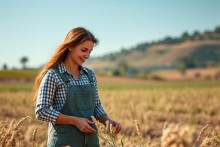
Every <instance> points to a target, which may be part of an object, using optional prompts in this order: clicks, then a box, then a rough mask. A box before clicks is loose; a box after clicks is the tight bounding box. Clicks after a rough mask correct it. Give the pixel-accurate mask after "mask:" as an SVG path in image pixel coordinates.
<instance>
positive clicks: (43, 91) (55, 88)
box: [35, 62, 106, 124]
mask: <svg viewBox="0 0 220 147" xmlns="http://www.w3.org/2000/svg"><path fill="white" fill-rule="evenodd" d="M58 69H59V71H60V73H64V72H67V73H68V77H69V80H70V84H72V85H87V84H89V83H90V81H89V78H88V75H87V74H86V73H85V72H88V71H87V70H86V69H85V68H84V67H83V66H82V67H81V71H80V76H79V79H76V78H74V76H73V75H72V74H70V73H69V72H68V71H67V70H66V67H65V65H64V63H63V62H62V63H60V64H59V66H58ZM92 77H93V78H94V81H95V84H96V99H95V112H94V115H95V117H96V118H99V117H100V116H101V115H104V114H106V112H105V110H104V109H103V108H102V106H101V101H100V99H99V95H98V89H97V81H96V77H95V73H94V72H92ZM66 92H67V89H66V86H65V85H64V82H63V80H62V79H61V77H60V76H59V75H58V74H57V73H56V71H55V70H53V69H50V70H49V71H48V72H47V73H46V74H45V76H44V77H43V79H42V81H41V84H40V87H39V90H38V95H37V103H36V109H35V113H36V118H37V119H39V120H43V121H47V122H51V123H53V124H55V122H56V119H57V116H58V115H59V113H60V111H61V109H62V108H63V106H64V103H65V100H66Z"/></svg>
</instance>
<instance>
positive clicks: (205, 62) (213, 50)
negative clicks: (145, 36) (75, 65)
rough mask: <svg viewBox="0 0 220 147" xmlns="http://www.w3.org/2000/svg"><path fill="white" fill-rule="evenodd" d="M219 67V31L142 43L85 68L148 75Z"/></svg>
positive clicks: (98, 59) (95, 61)
mask: <svg viewBox="0 0 220 147" xmlns="http://www.w3.org/2000/svg"><path fill="white" fill-rule="evenodd" d="M218 65H220V27H217V28H216V29H215V30H214V31H212V32H208V31H206V32H204V33H203V34H200V33H198V32H195V33H194V34H192V35H191V36H190V35H189V34H188V33H187V32H186V33H184V34H183V35H182V36H181V37H179V38H171V37H166V38H165V39H164V40H162V41H158V42H153V43H142V44H139V45H137V46H136V47H134V48H130V49H123V50H121V51H120V52H118V53H114V54H108V55H105V56H103V57H98V58H92V59H90V60H88V62H87V63H86V66H88V67H91V68H93V69H95V70H96V71H102V72H103V71H105V72H109V71H115V70H120V69H119V68H122V67H123V68H124V70H126V71H125V73H126V72H129V71H132V72H133V73H137V72H142V73H149V72H152V71H156V70H163V69H177V68H183V67H184V68H197V67H200V68H201V67H202V68H203V67H208V66H218Z"/></svg>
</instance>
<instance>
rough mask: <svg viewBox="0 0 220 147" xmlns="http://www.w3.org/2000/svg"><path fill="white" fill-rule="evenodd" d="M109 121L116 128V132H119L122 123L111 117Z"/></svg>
mask: <svg viewBox="0 0 220 147" xmlns="http://www.w3.org/2000/svg"><path fill="white" fill-rule="evenodd" d="M108 121H109V123H110V124H112V126H113V127H114V128H115V133H116V134H118V133H119V132H120V131H121V124H120V123H119V122H116V121H114V120H111V119H109V120H108Z"/></svg>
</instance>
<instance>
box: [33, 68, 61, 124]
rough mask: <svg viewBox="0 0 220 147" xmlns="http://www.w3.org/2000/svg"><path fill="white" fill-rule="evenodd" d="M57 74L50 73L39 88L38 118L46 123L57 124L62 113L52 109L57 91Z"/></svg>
mask: <svg viewBox="0 0 220 147" xmlns="http://www.w3.org/2000/svg"><path fill="white" fill-rule="evenodd" d="M54 75H55V73H54V72H53V71H52V70H51V71H48V72H47V73H46V74H45V76H44V77H43V79H42V81H41V84H40V86H39V90H38V95H37V102H36V108H35V114H36V118H37V119H39V120H43V121H46V122H51V123H52V124H55V122H56V119H57V116H58V115H59V113H60V112H58V111H56V110H53V109H51V105H52V103H53V100H54V96H55V91H56V85H57V84H56V78H55V76H54Z"/></svg>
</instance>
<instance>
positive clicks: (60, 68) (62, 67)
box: [58, 62, 88, 74]
mask: <svg viewBox="0 0 220 147" xmlns="http://www.w3.org/2000/svg"><path fill="white" fill-rule="evenodd" d="M58 69H59V71H60V73H65V72H67V73H68V71H67V69H66V67H65V64H64V63H63V62H61V63H60V64H59V65H58ZM84 72H86V73H88V71H87V69H86V68H84V67H83V66H80V74H84Z"/></svg>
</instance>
